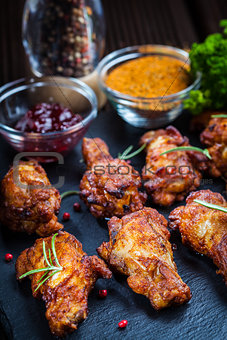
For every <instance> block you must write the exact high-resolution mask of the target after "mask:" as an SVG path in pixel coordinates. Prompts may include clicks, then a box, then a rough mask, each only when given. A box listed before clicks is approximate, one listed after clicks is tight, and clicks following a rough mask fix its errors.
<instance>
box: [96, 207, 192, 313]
mask: <svg viewBox="0 0 227 340" xmlns="http://www.w3.org/2000/svg"><path fill="white" fill-rule="evenodd" d="M166 226H167V221H166V219H165V218H164V217H163V216H162V215H160V214H159V213H158V212H157V210H155V209H151V208H143V209H142V210H140V211H137V212H134V213H131V214H129V215H126V216H124V217H122V219H119V218H117V217H112V218H111V219H110V221H109V222H108V227H109V236H110V241H109V242H104V243H103V244H102V245H101V246H100V247H99V248H98V249H97V251H98V254H99V255H100V256H101V257H102V258H103V259H104V260H105V261H106V262H107V263H108V264H109V265H110V267H111V268H113V269H114V270H115V271H118V272H120V273H122V274H125V275H127V276H128V279H127V282H128V285H129V286H130V287H131V288H132V290H133V291H134V292H136V293H138V294H142V295H145V296H146V297H147V298H148V299H149V300H150V302H151V304H152V306H153V307H154V308H155V309H156V310H159V309H162V308H165V307H168V306H170V305H177V304H182V303H184V302H187V301H188V300H190V298H191V293H190V289H189V287H188V286H187V285H186V284H185V283H184V282H183V281H182V280H181V278H180V276H179V275H178V273H177V268H176V264H175V263H174V260H173V252H172V248H171V244H170V243H169V237H170V234H169V231H168V229H167V227H166Z"/></svg>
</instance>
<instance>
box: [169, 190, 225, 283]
mask: <svg viewBox="0 0 227 340" xmlns="http://www.w3.org/2000/svg"><path fill="white" fill-rule="evenodd" d="M195 199H199V200H201V201H204V202H208V203H212V204H216V205H219V206H222V207H225V208H227V202H226V201H225V199H224V197H223V196H222V195H220V194H219V193H216V192H212V191H210V190H200V191H197V192H193V193H191V194H190V195H189V196H188V198H187V200H186V202H187V204H186V206H182V207H178V208H176V209H174V210H173V211H172V212H171V214H170V216H169V219H170V228H172V229H179V231H180V233H181V236H182V242H183V244H185V245H186V246H189V247H190V248H192V249H193V250H195V251H196V252H198V253H201V254H204V255H206V256H208V257H210V258H211V259H212V260H213V262H214V264H215V265H216V266H217V267H218V268H219V270H218V271H217V273H218V274H221V275H222V276H223V277H224V280H225V283H226V285H227V213H225V212H222V211H219V210H215V209H211V208H207V207H204V206H203V205H200V204H198V203H196V202H194V200H195Z"/></svg>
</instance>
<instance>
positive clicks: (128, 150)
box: [118, 145, 133, 159]
mask: <svg viewBox="0 0 227 340" xmlns="http://www.w3.org/2000/svg"><path fill="white" fill-rule="evenodd" d="M132 149H133V145H130V146H129V147H127V149H126V150H125V151H124V152H123V153H122V154H121V153H119V154H118V158H120V159H124V156H126V155H127V154H128V153H129V152H130V151H131V150H132ZM121 157H123V158H121Z"/></svg>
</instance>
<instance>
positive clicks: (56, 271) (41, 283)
mask: <svg viewBox="0 0 227 340" xmlns="http://www.w3.org/2000/svg"><path fill="white" fill-rule="evenodd" d="M58 272H60V269H59V270H55V271H54V272H53V273H51V274H50V275H48V276H47V277H46V278H45V279H44V280H43V281H42V282H40V284H39V285H38V286H37V287H36V289H35V290H34V292H36V291H37V290H38V289H39V287H40V286H42V285H43V284H44V282H46V281H47V280H48V279H49V278H50V277H51V276H53V275H54V274H56V273H58Z"/></svg>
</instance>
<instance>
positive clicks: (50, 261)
mask: <svg viewBox="0 0 227 340" xmlns="http://www.w3.org/2000/svg"><path fill="white" fill-rule="evenodd" d="M48 250H49V259H50V264H51V266H54V265H53V262H52V259H51V251H50V249H48Z"/></svg>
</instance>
